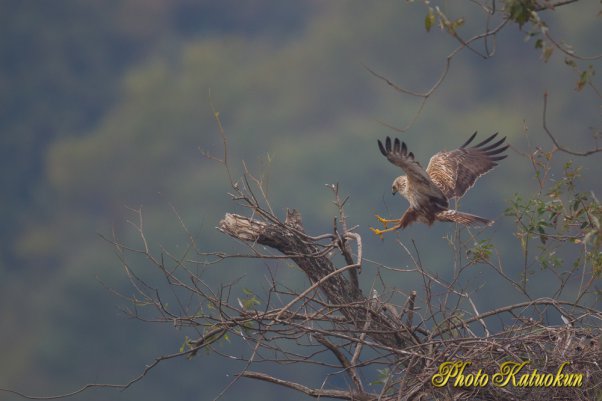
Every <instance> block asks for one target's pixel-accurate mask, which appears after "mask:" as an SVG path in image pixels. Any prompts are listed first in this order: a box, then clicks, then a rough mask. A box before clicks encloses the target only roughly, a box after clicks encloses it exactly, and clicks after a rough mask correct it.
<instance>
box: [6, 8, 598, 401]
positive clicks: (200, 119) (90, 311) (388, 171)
mask: <svg viewBox="0 0 602 401" xmlns="http://www.w3.org/2000/svg"><path fill="white" fill-rule="evenodd" d="M444 4H445V6H446V7H447V8H446V10H447V11H448V12H449V14H450V15H454V16H456V17H464V18H465V20H466V25H465V26H463V27H462V28H461V29H462V32H463V33H465V36H470V35H469V34H470V33H471V32H472V33H477V32H479V31H482V30H483V29H484V25H483V24H484V21H483V19H482V15H481V13H480V11H479V10H478V8H477V7H475V6H474V5H472V6H471V2H457V3H456V2H444ZM460 4H461V5H462V6H461V7H460ZM455 8H457V9H455ZM425 11H426V8H425V7H424V5H423V4H421V3H414V4H412V3H407V2H405V1H383V2H362V1H348V2H342V1H329V2H320V1H303V2H297V1H284V2H283V1H267V0H254V1H248V2H237V1H219V2H218V1H193V0H169V1H168V0H123V1H106V0H102V1H101V0H89V1H85V2H83V1H74V0H73V1H71V0H63V1H54V2H49V1H21V0H14V1H11V0H2V1H0V156H1V157H0V163H1V166H0V187H1V188H2V190H1V191H0V207H1V208H0V316H1V320H0V339H1V341H0V355H2V356H3V357H2V358H1V359H0V387H2V388H11V389H15V390H19V391H23V392H26V393H28V394H32V395H52V394H56V393H64V392H69V391H71V390H73V389H75V388H77V387H79V386H80V385H82V384H85V383H90V382H104V383H107V382H112V383H123V382H127V381H128V380H130V379H131V378H132V377H135V376H136V375H137V374H138V373H139V372H140V371H141V370H142V369H143V368H144V366H145V365H146V364H148V363H150V362H151V361H152V360H153V358H155V357H156V356H158V355H161V354H164V353H173V352H177V350H178V349H179V348H180V346H181V345H182V343H183V339H184V334H183V333H178V332H176V331H174V330H173V328H171V327H163V326H156V325H152V324H149V323H142V322H139V321H135V320H130V319H127V318H126V317H125V315H124V314H123V313H122V312H121V311H120V308H121V307H124V306H127V305H126V304H125V302H124V301H123V300H121V299H119V298H118V297H116V296H114V295H112V294H111V292H110V291H109V290H108V288H114V289H118V290H121V291H124V292H125V293H128V291H130V292H131V290H130V289H129V286H128V284H127V279H126V276H125V274H124V273H123V270H122V269H121V266H120V262H119V260H118V258H117V257H116V256H115V254H114V252H113V249H112V247H111V246H110V245H109V244H107V243H106V242H104V241H103V240H101V239H100V238H99V236H98V234H99V233H100V234H103V235H107V236H110V235H111V232H112V231H113V230H114V231H115V232H116V233H118V234H119V235H120V237H121V238H123V239H124V241H125V242H128V241H129V242H131V243H132V244H137V242H136V239H135V232H134V231H133V230H132V228H131V226H130V225H129V224H128V223H127V222H126V220H128V219H130V220H135V218H136V216H135V214H133V213H132V212H131V211H130V210H129V209H128V207H131V208H139V207H142V208H143V212H144V222H145V228H146V233H147V236H148V237H149V240H150V241H151V243H152V244H153V246H155V248H156V249H157V250H159V249H160V246H164V247H165V248H166V249H170V250H172V251H174V252H176V253H177V252H179V251H184V247H185V244H186V241H187V237H186V234H185V233H184V232H183V230H182V229H181V227H180V225H179V223H178V219H177V216H176V215H175V214H174V212H173V210H172V206H173V208H175V209H176V210H177V211H178V213H179V214H180V215H181V216H182V218H183V220H184V221H185V222H186V224H187V226H188V227H189V229H190V230H191V232H192V233H193V234H194V236H195V238H196V240H197V242H198V244H199V246H200V248H202V249H204V250H207V251H210V250H222V251H233V250H235V249H238V245H237V244H236V243H233V241H231V240H230V239H228V238H225V236H224V235H223V234H221V233H220V232H218V231H217V230H216V229H215V226H216V225H217V223H218V221H219V220H220V219H221V218H222V217H223V215H224V213H225V212H227V211H232V210H233V209H234V208H235V206H234V204H233V202H231V201H230V198H229V196H228V195H227V192H228V181H227V176H226V173H225V171H224V169H223V167H222V166H221V165H220V164H219V163H216V162H214V161H212V160H210V159H207V158H206V157H203V155H202V152H203V151H207V152H209V153H211V154H214V155H216V156H219V155H221V152H222V148H221V140H220V138H219V135H218V130H217V125H216V122H215V120H214V118H213V114H212V111H211V105H210V103H211V102H212V103H213V105H214V107H215V108H216V110H218V111H219V113H220V116H221V120H222V122H223V125H224V129H225V131H226V134H227V136H228V140H229V144H230V145H229V146H230V148H229V151H230V155H229V157H230V162H231V165H232V167H233V169H234V173H235V174H234V175H235V177H238V176H240V174H241V172H242V162H241V161H242V160H244V161H245V162H246V163H247V165H248V166H249V169H250V170H251V171H254V172H256V173H258V174H259V173H260V172H262V171H263V172H264V173H265V174H266V177H268V179H269V189H270V198H271V202H272V206H273V207H274V209H275V210H276V211H277V212H278V213H279V214H280V215H281V216H282V215H283V214H284V211H285V209H286V208H293V207H294V208H297V209H299V210H300V212H301V213H302V215H303V218H304V223H305V224H306V229H307V231H308V232H310V233H312V234H321V233H325V232H329V231H330V230H331V229H332V217H333V216H334V215H335V213H336V210H335V208H334V206H333V205H332V203H331V200H332V193H331V192H330V191H329V190H327V188H325V186H324V184H331V183H335V182H338V183H340V186H341V191H342V193H343V194H349V195H350V196H351V198H350V201H349V202H348V207H347V213H348V214H349V218H350V224H352V225H355V224H359V226H360V227H359V229H358V232H359V233H360V234H361V235H362V236H363V237H364V241H365V244H364V251H365V253H366V255H365V256H366V257H367V258H368V259H371V260H375V261H378V262H381V263H385V264H387V265H389V266H397V267H405V266H407V265H408V264H409V263H410V261H409V260H408V258H407V256H406V255H405V254H404V252H403V251H402V250H401V249H400V247H399V246H398V244H397V243H396V241H395V239H396V238H399V239H400V240H402V241H410V240H411V239H414V240H415V241H416V244H417V246H418V248H419V250H420V251H421V252H422V256H423V262H424V264H425V266H427V267H428V269H430V270H431V271H433V272H436V273H437V274H440V275H442V276H443V277H445V276H446V275H448V274H449V271H450V269H451V262H450V259H451V256H452V251H451V250H450V248H449V246H448V241H447V239H446V238H445V237H446V235H449V234H450V233H451V232H452V231H453V226H452V225H445V224H439V225H435V226H433V227H432V228H427V227H424V226H421V225H416V226H412V227H411V228H409V229H407V230H405V231H404V232H400V233H398V234H393V235H390V236H387V237H386V238H385V240H384V241H380V240H379V239H378V238H376V237H374V236H373V235H372V234H371V233H370V231H369V230H368V228H369V227H370V226H371V225H375V220H374V217H373V216H374V214H375V213H380V214H382V215H386V216H396V215H398V214H399V213H401V212H402V211H403V210H404V209H405V208H406V206H407V204H406V203H405V201H401V200H400V199H398V198H393V197H392V196H391V193H390V184H391V181H392V179H393V178H394V176H395V175H396V174H397V173H398V171H397V170H396V169H395V168H394V167H393V166H391V165H389V164H388V163H387V162H386V161H385V160H384V159H383V158H382V156H381V155H380V153H379V152H378V149H377V147H376V139H378V138H384V137H385V136H387V135H390V136H401V137H402V138H403V139H404V140H405V141H406V142H407V143H408V145H409V147H410V149H411V150H412V151H413V152H414V154H416V155H417V157H418V159H420V160H421V161H422V162H423V163H427V162H428V158H429V157H430V156H431V155H432V154H433V153H435V152H436V151H438V150H441V149H443V148H447V149H451V148H454V147H456V146H458V145H460V144H461V143H463V142H464V141H465V139H466V138H467V137H468V136H469V135H470V134H471V133H472V132H474V131H475V130H478V131H479V133H480V137H481V138H483V137H484V136H485V135H487V134H490V133H492V132H496V131H499V132H500V133H501V134H502V135H504V136H508V139H509V142H510V143H511V144H512V145H513V147H514V149H518V150H519V151H523V152H527V151H528V149H529V147H528V146H529V143H530V144H540V145H542V146H544V147H545V148H548V149H549V148H550V147H551V143H550V141H549V139H548V138H547V137H546V136H545V133H544V132H543V130H542V123H541V122H542V117H541V113H542V100H543V93H544V92H545V91H548V93H549V95H550V98H549V121H548V124H549V126H550V127H551V128H552V130H553V131H554V132H555V133H556V134H557V135H558V139H559V140H560V141H561V142H563V143H566V144H570V146H571V147H573V148H579V149H583V148H587V147H589V146H591V144H592V138H591V135H590V129H594V130H595V129H599V126H600V122H601V121H600V108H599V98H597V97H596V95H595V93H593V91H591V90H584V91H582V92H578V91H576V90H575V85H576V80H577V77H576V74H575V72H574V71H573V70H572V69H571V68H570V67H568V66H566V65H565V64H564V62H563V61H562V56H560V55H558V54H554V55H552V58H551V60H550V61H549V62H547V63H544V61H542V60H541V53H540V52H539V51H537V50H535V49H534V43H533V41H525V34H524V32H520V31H519V30H518V28H517V27H515V26H511V27H509V29H506V30H504V31H502V32H501V34H500V35H499V36H498V38H497V46H498V47H497V53H496V55H495V57H493V58H492V59H489V60H483V59H481V58H479V57H478V56H476V55H475V54H473V53H471V52H470V51H466V50H464V51H463V52H462V53H461V54H460V55H458V56H457V57H456V58H454V59H453V62H452V66H451V70H450V72H449V75H448V77H447V79H446V80H445V81H444V82H443V84H442V85H441V87H440V88H439V89H438V91H437V92H436V93H435V94H434V95H433V96H432V97H431V98H430V99H429V101H428V103H427V104H426V106H425V108H424V110H423V111H422V113H421V115H420V116H419V118H418V119H417V121H416V123H415V124H414V125H413V126H412V128H411V129H410V130H409V131H408V132H406V133H404V134H399V133H397V132H395V131H393V130H391V129H390V128H387V127H386V125H384V124H381V122H384V123H385V124H389V125H391V126H396V127H404V126H406V125H407V124H408V123H410V121H411V120H412V119H413V117H414V115H415V113H416V112H417V110H418V109H419V106H420V101H421V99H418V98H414V97H411V96H405V95H401V94H400V93H398V92H395V91H394V90H392V89H391V88H390V87H389V86H387V85H386V84H385V83H384V82H383V81H381V80H378V79H377V78H375V77H374V76H372V75H371V74H370V73H369V72H368V71H367V70H366V69H365V68H364V66H368V67H370V68H372V69H374V70H375V71H378V72H380V73H382V74H383V75H385V76H386V77H388V78H389V79H391V80H393V81H395V82H397V83H398V84H400V85H401V86H404V87H407V88H409V89H412V90H416V91H423V90H426V89H428V88H429V87H430V86H431V85H432V84H433V83H434V82H435V81H436V79H437V78H438V77H439V75H440V73H441V71H442V70H443V67H444V65H445V57H446V56H447V55H448V54H449V53H450V52H451V51H452V50H453V49H454V48H456V47H457V45H458V43H457V42H456V41H454V40H453V39H452V38H450V37H449V36H448V35H447V34H445V33H444V32H441V31H440V30H439V29H435V28H433V30H432V31H431V32H430V33H427V32H426V30H425V27H424V16H425ZM598 11H599V3H598V2H595V1H581V2H578V3H576V4H575V5H572V6H571V7H564V8H563V9H562V10H559V12H558V13H548V14H546V18H548V23H549V24H550V25H551V27H552V28H553V30H554V33H555V35H556V37H557V38H561V39H562V40H565V41H567V42H568V43H571V44H574V45H575V46H576V47H577V49H576V50H578V51H579V52H580V53H581V54H587V55H591V54H597V53H599V52H600V46H599V45H600V37H602V30H601V29H600V21H599V17H596V14H597V13H598ZM593 63H596V62H593ZM598 64H599V62H598ZM591 127H594V128H591ZM595 127H598V128H595ZM509 154H510V155H509V157H508V159H507V160H504V161H503V162H502V163H501V165H500V166H499V167H498V168H497V169H496V170H494V171H493V172H492V173H491V174H489V175H487V176H486V177H485V178H484V179H482V180H481V181H480V182H479V185H477V187H476V188H475V190H474V191H472V192H469V194H468V196H467V197H466V198H465V199H464V200H463V201H462V209H463V210H465V211H469V212H471V213H475V214H478V215H482V216H485V217H488V218H493V219H495V220H496V221H497V222H496V225H495V226H494V227H492V228H491V229H488V230H486V231H485V232H483V233H482V234H481V238H483V239H490V240H491V241H492V242H493V243H494V244H495V245H496V247H497V249H498V250H499V252H500V254H501V255H503V258H504V265H505V267H506V269H507V270H508V272H509V273H512V274H514V273H516V274H517V275H518V273H517V271H518V269H519V267H520V265H521V263H522V261H521V260H520V257H521V255H520V251H519V243H518V240H517V239H516V238H515V237H514V236H513V234H512V232H513V231H512V230H513V221H512V220H511V219H510V218H507V217H505V216H504V209H505V208H506V207H508V202H509V200H510V199H511V198H512V196H513V194H514V193H521V194H524V195H525V196H529V195H531V194H532V193H533V191H534V190H535V187H536V181H535V179H534V177H533V171H532V167H531V165H530V162H529V160H528V159H527V158H525V157H523V156H521V155H520V154H519V153H518V152H516V151H513V150H511V151H510V152H509ZM567 160H569V157H568V156H566V155H561V156H559V157H558V160H557V162H558V165H559V166H560V165H561V164H562V163H563V162H564V161H567ZM578 163H579V164H582V165H583V166H584V179H583V180H582V181H581V185H582V187H583V189H586V190H592V191H593V192H594V193H595V194H596V195H597V196H598V197H600V195H601V194H600V188H601V185H600V178H599V173H600V167H599V166H600V158H599V156H593V157H591V158H588V159H579V160H578ZM142 265H143V264H142V263H140V266H142ZM270 266H272V267H273V270H274V271H275V274H277V275H278V277H279V279H281V280H283V281H285V282H287V285H290V286H292V287H295V286H297V287H302V286H304V285H306V282H305V281H304V280H305V279H304V277H303V276H302V275H300V274H298V273H297V272H296V271H294V269H292V268H291V267H290V266H289V265H288V264H277V263H270ZM373 273H374V271H371V270H370V267H369V266H366V267H365V268H364V273H363V275H362V278H363V279H364V280H366V281H365V282H362V285H363V286H365V289H369V288H370V286H371V285H372V281H371V277H373ZM206 274H207V280H208V282H210V283H215V284H216V285H217V283H220V282H225V281H232V280H237V279H240V281H239V282H238V284H237V285H238V287H237V288H239V289H240V290H241V291H242V288H246V287H248V288H261V286H262V285H265V281H264V280H265V279H264V277H265V274H266V270H265V264H263V263H261V264H257V265H250V264H249V263H248V262H242V261H234V262H231V263H229V264H220V265H216V267H215V268H210V269H208V271H207V273H206ZM469 277H470V281H467V282H466V283H462V285H463V286H464V287H466V288H471V289H476V288H479V292H478V295H477V299H478V300H479V301H480V305H482V308H483V309H486V308H489V307H495V306H496V305H502V304H504V302H505V301H507V300H508V296H509V295H508V294H510V293H511V292H510V291H509V288H506V284H505V283H499V282H488V279H489V278H491V277H494V276H493V275H491V274H490V272H488V270H487V269H485V268H482V269H480V268H479V266H476V267H475V268H474V269H473V271H472V272H471V274H470V275H469ZM389 278H390V280H391V282H393V283H394V284H395V285H397V286H399V287H400V288H402V289H404V290H411V289H415V288H416V289H418V288H420V283H416V282H412V281H404V280H403V278H402V277H401V276H400V275H391V276H390V277H389ZM549 278H550V280H553V277H552V276H550V277H549ZM395 280H397V281H395ZM551 284H552V283H551V282H550V283H548V282H546V281H545V280H537V281H535V282H534V283H533V286H532V291H533V293H534V295H536V296H551V295H552V294H550V293H549V291H548V289H549V288H550V287H551ZM512 294H514V293H512ZM512 296H515V295H512ZM560 323H561V322H560V321H558V324H560ZM232 347H234V348H235V347H236V345H232ZM221 351H223V352H226V353H229V352H232V353H236V352H238V351H237V350H236V349H234V350H231V349H228V348H227V344H224V345H223V348H221ZM240 367H241V366H240V365H237V364H236V362H235V361H232V362H228V361H225V360H224V359H218V358H215V357H214V356H211V355H199V356H198V357H196V358H194V359H193V360H190V361H186V360H178V361H168V362H166V363H165V364H162V365H160V366H159V367H158V368H157V369H156V370H153V371H152V372H151V373H150V374H149V375H148V376H147V377H146V378H145V379H144V380H143V381H141V382H140V383H137V384H136V385H134V386H133V387H132V388H130V389H129V390H127V391H126V392H124V393H119V392H115V391H110V390H91V391H90V392H87V393H85V394H83V395H81V396H78V397H75V399H82V400H84V399H85V400H96V399H98V400H100V399H107V398H110V399H114V400H146V401H154V400H165V399H175V400H205V399H212V398H213V397H215V396H216V395H217V394H218V393H219V392H220V391H221V390H222V389H223V388H224V387H225V385H226V384H227V383H228V382H229V381H230V380H231V379H232V375H233V374H235V373H236V371H237V369H239V368H240ZM266 369H273V367H266ZM287 374H290V375H296V377H302V378H303V380H301V381H302V382H306V383H318V385H319V383H320V382H321V380H323V377H322V372H321V371H320V370H316V371H311V372H308V371H303V372H301V371H295V369H294V367H292V368H290V370H289V371H288V373H287ZM341 385H344V383H342V384H341ZM287 394H290V393H288V392H287V391H286V390H282V389H279V388H275V387H273V386H269V385H264V384H261V383H255V382H250V381H241V382H239V383H238V384H236V385H235V386H233V387H232V388H231V389H230V391H229V392H228V393H227V394H226V395H225V396H224V399H228V400H237V399H245V400H250V401H252V400H277V399H282V397H284V396H286V395H287ZM295 397H296V398H295V399H302V398H301V397H300V396H299V395H298V394H295ZM13 399H15V397H14V396H12V395H8V394H6V393H0V400H13Z"/></svg>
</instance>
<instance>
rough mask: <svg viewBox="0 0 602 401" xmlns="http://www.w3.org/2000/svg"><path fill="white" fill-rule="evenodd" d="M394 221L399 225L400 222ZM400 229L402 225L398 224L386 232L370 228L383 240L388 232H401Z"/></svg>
mask: <svg viewBox="0 0 602 401" xmlns="http://www.w3.org/2000/svg"><path fill="white" fill-rule="evenodd" d="M392 221H396V222H398V223H399V220H392ZM400 228H401V224H396V225H394V226H393V227H389V228H386V229H384V230H379V229H378V228H372V227H370V230H372V232H373V233H374V234H376V235H378V236H379V237H380V239H382V238H383V234H384V233H388V232H391V231H395V230H399V229H400Z"/></svg>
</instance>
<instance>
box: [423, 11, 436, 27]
mask: <svg viewBox="0 0 602 401" xmlns="http://www.w3.org/2000/svg"><path fill="white" fill-rule="evenodd" d="M434 23H435V13H434V12H433V8H432V7H429V11H428V13H427V14H426V17H424V27H425V28H426V31H427V32H430V31H431V28H432V27H433V24H434Z"/></svg>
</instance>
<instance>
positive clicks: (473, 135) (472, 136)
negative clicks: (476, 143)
mask: <svg viewBox="0 0 602 401" xmlns="http://www.w3.org/2000/svg"><path fill="white" fill-rule="evenodd" d="M475 136H477V131H475V132H474V134H472V135H471V136H470V138H468V140H467V141H466V142H464V145H462V146H460V149H462V148H465V147H467V146H468V145H469V144H470V143H471V142H472V140H473V139H474V138H475Z"/></svg>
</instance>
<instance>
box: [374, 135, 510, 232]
mask: <svg viewBox="0 0 602 401" xmlns="http://www.w3.org/2000/svg"><path fill="white" fill-rule="evenodd" d="M476 135H477V133H476V132H475V133H474V134H473V135H472V136H471V137H470V138H468V140H467V141H466V142H465V143H464V144H463V145H462V146H460V147H459V148H457V149H454V150H451V151H443V152H439V153H437V154H435V155H434V156H433V157H431V160H430V161H429V164H428V166H427V168H426V170H425V169H424V168H422V166H421V165H420V163H418V162H417V161H416V160H414V154H413V153H412V152H409V153H408V148H407V146H406V144H405V143H400V141H399V139H397V138H396V139H395V142H394V143H393V144H391V138H389V137H387V139H386V141H385V145H384V146H383V144H382V142H381V141H380V140H379V141H378V148H379V149H380V152H381V153H382V154H383V155H384V156H385V157H386V158H387V160H389V161H390V162H391V163H392V164H394V165H396V166H398V167H401V169H402V170H403V171H404V172H405V173H406V175H402V176H399V177H397V178H396V179H395V180H394V181H393V195H395V194H396V193H400V194H402V195H403V196H404V197H405V198H406V199H407V200H408V202H409V203H410V207H409V208H408V210H406V212H405V213H404V214H403V215H402V216H401V218H399V219H393V220H388V219H383V218H382V217H380V216H378V215H376V218H377V219H378V220H379V221H380V222H381V223H383V224H384V226H385V229H384V230H378V229H375V228H370V229H371V230H372V231H373V232H374V233H375V234H377V235H382V234H383V233H385V232H388V231H394V230H398V229H400V228H405V227H407V226H408V225H410V224H412V223H413V222H414V221H419V222H421V223H424V224H428V225H429V226H430V225H431V224H433V223H434V222H435V221H447V222H455V223H459V224H464V225H467V226H478V225H484V226H490V225H492V224H493V221H491V220H488V219H485V218H483V217H479V216H475V215H473V214H469V213H462V212H459V211H457V210H453V209H449V200H450V199H459V198H461V197H462V196H463V195H464V194H465V193H466V191H468V190H469V189H470V188H471V187H472V186H473V185H474V183H475V181H476V180H477V178H479V177H480V176H482V175H483V174H485V173H487V172H488V171H489V170H491V169H492V168H493V167H495V166H497V163H496V162H498V161H500V160H502V159H505V158H506V157H507V155H504V154H501V153H502V152H504V151H505V150H506V149H508V146H509V145H506V146H502V145H503V144H504V141H505V140H506V137H504V138H502V139H500V140H498V141H497V142H494V143H491V142H492V141H493V140H494V138H495V137H496V136H497V133H495V134H493V135H491V136H490V137H489V138H487V139H485V140H484V141H483V142H481V143H479V144H478V145H475V146H472V147H468V145H470V143H471V142H472V140H473V139H474V138H475V137H476ZM391 145H393V146H391ZM389 223H393V224H394V225H393V227H390V228H387V225H388V224H389Z"/></svg>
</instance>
